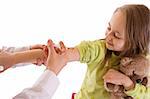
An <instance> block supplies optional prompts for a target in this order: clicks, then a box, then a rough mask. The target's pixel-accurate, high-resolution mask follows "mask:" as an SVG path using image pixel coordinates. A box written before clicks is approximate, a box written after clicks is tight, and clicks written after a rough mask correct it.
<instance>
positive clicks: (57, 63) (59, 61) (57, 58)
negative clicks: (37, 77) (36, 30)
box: [46, 40, 68, 75]
mask: <svg viewBox="0 0 150 99" xmlns="http://www.w3.org/2000/svg"><path fill="white" fill-rule="evenodd" d="M60 47H61V49H60V51H59V53H58V52H56V49H55V46H54V43H53V42H52V40H48V43H47V48H48V58H47V62H46V66H47V69H49V70H51V71H53V72H54V73H55V74H56V75H57V74H58V73H59V72H60V71H61V69H62V68H63V67H64V66H65V65H66V63H67V61H68V58H67V54H66V50H67V49H66V47H65V46H64V44H63V42H60Z"/></svg>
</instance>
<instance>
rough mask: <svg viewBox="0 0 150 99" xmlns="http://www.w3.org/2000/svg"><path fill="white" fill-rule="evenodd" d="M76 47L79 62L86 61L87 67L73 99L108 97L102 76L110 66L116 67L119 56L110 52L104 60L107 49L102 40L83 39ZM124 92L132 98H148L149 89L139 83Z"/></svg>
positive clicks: (107, 98)
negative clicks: (108, 57)
mask: <svg viewBox="0 0 150 99" xmlns="http://www.w3.org/2000/svg"><path fill="white" fill-rule="evenodd" d="M76 47H77V48H78V50H79V53H80V62H81V63H87V66H88V67H87V72H86V75H85V79H84V81H83V84H82V86H81V89H80V91H79V92H78V93H77V94H76V95H75V99H109V97H110V94H109V93H108V92H107V91H106V90H105V88H104V81H103V76H104V74H105V73H106V72H107V71H108V70H109V69H110V68H114V69H118V67H119V61H120V57H118V56H116V55H115V54H114V53H112V54H111V57H110V59H108V61H107V62H104V58H105V54H106V51H107V48H106V45H105V41H104V40H96V41H83V42H81V44H79V45H78V46H76ZM141 91H142V93H141ZM126 93H127V94H128V95H130V96H132V97H134V99H150V89H149V88H148V89H147V88H146V87H145V86H142V85H139V84H136V86H135V89H133V90H130V91H127V92H126ZM148 93H149V94H148ZM145 96H146V98H144V97H145ZM139 97H140V98H139ZM142 97H143V98H142Z"/></svg>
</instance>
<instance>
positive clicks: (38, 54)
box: [13, 49, 45, 64]
mask: <svg viewBox="0 0 150 99" xmlns="http://www.w3.org/2000/svg"><path fill="white" fill-rule="evenodd" d="M44 55H45V53H44V51H43V50H41V49H33V50H27V51H22V52H16V53H13V61H14V62H13V63H14V64H18V63H26V62H27V63H34V62H36V61H37V59H44V57H45V56H44Z"/></svg>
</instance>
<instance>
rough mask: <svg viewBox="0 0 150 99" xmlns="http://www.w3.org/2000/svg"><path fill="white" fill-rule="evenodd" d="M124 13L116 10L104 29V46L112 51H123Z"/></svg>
mask: <svg viewBox="0 0 150 99" xmlns="http://www.w3.org/2000/svg"><path fill="white" fill-rule="evenodd" d="M125 24H126V23H125V15H124V14H123V13H122V12H121V11H120V10H118V11H117V12H115V13H114V14H113V16H112V18H111V20H110V22H109V24H108V27H107V30H106V34H105V35H106V47H107V48H108V49H109V50H113V51H119V52H120V51H123V50H124V45H125V33H124V29H125Z"/></svg>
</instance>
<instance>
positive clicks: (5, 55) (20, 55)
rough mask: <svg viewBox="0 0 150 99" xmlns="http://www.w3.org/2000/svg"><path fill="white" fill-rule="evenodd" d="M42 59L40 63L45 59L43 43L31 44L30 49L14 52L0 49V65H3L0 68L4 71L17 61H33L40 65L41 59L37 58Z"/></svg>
mask: <svg viewBox="0 0 150 99" xmlns="http://www.w3.org/2000/svg"><path fill="white" fill-rule="evenodd" d="M39 59H40V60H42V63H44V61H43V60H46V59H47V55H46V54H45V53H44V49H43V45H40V44H38V45H33V46H31V49H30V50H27V51H22V52H14V53H9V52H5V51H2V50H1V51H0V66H3V68H1V69H2V70H1V71H0V73H1V72H4V71H5V70H7V69H8V68H11V67H12V66H13V65H15V64H17V63H24V62H28V63H34V64H37V65H41V64H42V63H41V61H40V62H39V61H38V60H39Z"/></svg>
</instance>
